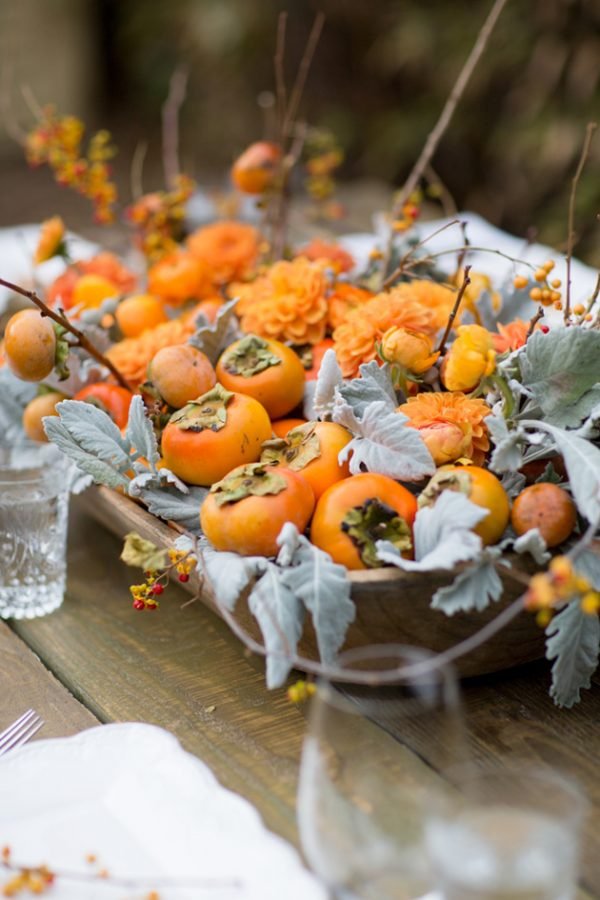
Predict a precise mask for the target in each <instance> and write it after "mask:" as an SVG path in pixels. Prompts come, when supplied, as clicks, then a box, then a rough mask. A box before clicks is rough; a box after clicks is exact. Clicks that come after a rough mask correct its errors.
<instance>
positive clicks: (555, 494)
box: [510, 481, 577, 547]
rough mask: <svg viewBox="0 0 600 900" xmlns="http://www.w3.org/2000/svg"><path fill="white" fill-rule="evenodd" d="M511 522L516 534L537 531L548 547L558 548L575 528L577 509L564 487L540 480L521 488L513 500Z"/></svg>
mask: <svg viewBox="0 0 600 900" xmlns="http://www.w3.org/2000/svg"><path fill="white" fill-rule="evenodd" d="M510 521H511V525H512V527H513V528H514V530H515V531H516V533H517V534H518V535H521V534H525V532H526V531H529V530H530V529H531V528H537V529H538V530H539V532H540V534H541V535H542V537H543V538H544V540H545V541H546V545H547V546H548V547H557V546H558V544H562V542H563V541H566V539H567V538H568V537H569V536H570V535H571V533H572V531H573V529H574V528H575V525H576V524H577V510H576V508H575V504H574V503H573V501H572V499H571V497H570V496H569V494H567V492H566V491H565V490H563V488H561V487H559V486H558V485H557V484H551V483H550V482H546V481H542V482H539V483H538V484H531V485H530V486H529V487H526V488H524V490H522V491H521V493H520V494H519V496H518V497H516V499H515V500H514V501H513V507H512V512H511V517H510Z"/></svg>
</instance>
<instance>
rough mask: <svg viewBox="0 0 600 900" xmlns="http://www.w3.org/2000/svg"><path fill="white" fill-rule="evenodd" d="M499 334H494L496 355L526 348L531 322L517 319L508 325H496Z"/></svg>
mask: <svg viewBox="0 0 600 900" xmlns="http://www.w3.org/2000/svg"><path fill="white" fill-rule="evenodd" d="M496 328H497V329H498V331H499V334H493V335H492V340H493V342H494V350H495V351H496V353H507V352H509V351H512V350H518V349H519V347H523V346H525V344H526V343H527V332H528V331H529V322H525V321H524V319H515V320H514V321H513V322H509V323H508V325H501V324H500V322H498V324H497V325H496Z"/></svg>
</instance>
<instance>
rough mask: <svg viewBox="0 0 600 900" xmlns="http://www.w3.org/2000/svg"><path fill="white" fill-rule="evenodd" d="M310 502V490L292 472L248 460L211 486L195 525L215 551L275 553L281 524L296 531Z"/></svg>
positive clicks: (308, 511)
mask: <svg viewBox="0 0 600 900" xmlns="http://www.w3.org/2000/svg"><path fill="white" fill-rule="evenodd" d="M314 505H315V498H314V496H313V492H312V489H311V487H310V485H309V484H308V482H307V481H305V479H304V478H303V477H302V475H300V474H299V473H298V472H292V470H291V469H285V468H283V467H280V468H272V467H271V466H263V465H262V464H261V463H254V464H251V465H245V466H238V467H237V468H236V469H233V471H232V472H230V473H229V474H228V475H227V476H226V478H224V479H223V480H222V481H219V482H217V484H214V485H213V486H212V488H211V491H210V493H209V495H208V497H207V498H206V500H205V501H204V503H203V504H202V508H201V510H200V524H201V527H202V530H203V532H204V534H205V535H206V537H207V538H208V540H209V541H210V542H211V544H212V545H213V546H214V547H216V548H217V550H231V551H232V552H234V553H241V554H242V556H275V555H276V554H277V552H278V549H279V548H278V546H277V537H278V536H279V533H280V531H281V529H282V528H283V526H284V525H285V524H286V522H292V523H293V524H294V525H295V526H296V528H297V529H298V531H299V532H300V533H302V532H303V531H304V529H305V528H306V526H307V524H308V521H309V519H310V517H311V514H312V511H313V509H314Z"/></svg>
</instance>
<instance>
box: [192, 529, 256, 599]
mask: <svg viewBox="0 0 600 900" xmlns="http://www.w3.org/2000/svg"><path fill="white" fill-rule="evenodd" d="M178 541H179V538H178ZM176 545H177V542H176ZM200 549H201V552H202V559H203V561H204V568H205V570H206V575H207V576H208V580H209V581H210V583H211V586H212V589H213V593H214V595H215V599H216V601H217V603H218V604H219V605H220V606H224V607H225V609H228V610H229V612H233V610H234V609H235V606H236V603H237V602H238V600H239V599H240V596H241V595H242V593H243V592H244V591H245V589H246V588H247V587H248V585H249V584H250V582H251V581H252V580H253V578H255V576H256V575H258V574H260V573H262V572H264V571H265V570H266V568H267V566H268V565H269V563H268V560H267V559H265V557H264V556H240V555H239V554H238V553H228V552H226V551H223V550H215V549H214V547H212V546H211V545H210V544H209V543H208V541H207V540H206V539H202V540H201V542H200Z"/></svg>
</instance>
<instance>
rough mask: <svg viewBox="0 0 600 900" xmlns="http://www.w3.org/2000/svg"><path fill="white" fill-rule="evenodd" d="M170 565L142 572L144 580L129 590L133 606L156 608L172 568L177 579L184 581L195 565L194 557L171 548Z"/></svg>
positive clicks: (140, 608) (169, 553)
mask: <svg viewBox="0 0 600 900" xmlns="http://www.w3.org/2000/svg"><path fill="white" fill-rule="evenodd" d="M168 556H169V562H170V565H168V566H166V568H164V569H161V570H157V571H152V572H144V579H145V580H144V581H143V582H142V583H141V584H132V585H131V587H130V588H129V592H130V594H131V596H132V597H133V604H132V605H133V608H134V609H138V610H140V611H141V610H149V611H153V610H155V609H158V607H159V605H160V604H159V600H158V598H159V597H160V596H161V594H164V592H165V587H166V585H167V583H168V581H169V575H170V574H171V572H172V571H173V570H175V571H176V572H177V576H178V580H179V581H181V582H182V583H185V582H187V581H189V580H190V573H191V572H193V570H194V569H195V567H196V563H197V560H196V557H195V556H192V555H191V553H189V552H185V551H183V550H174V549H171V550H169V552H168Z"/></svg>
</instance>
